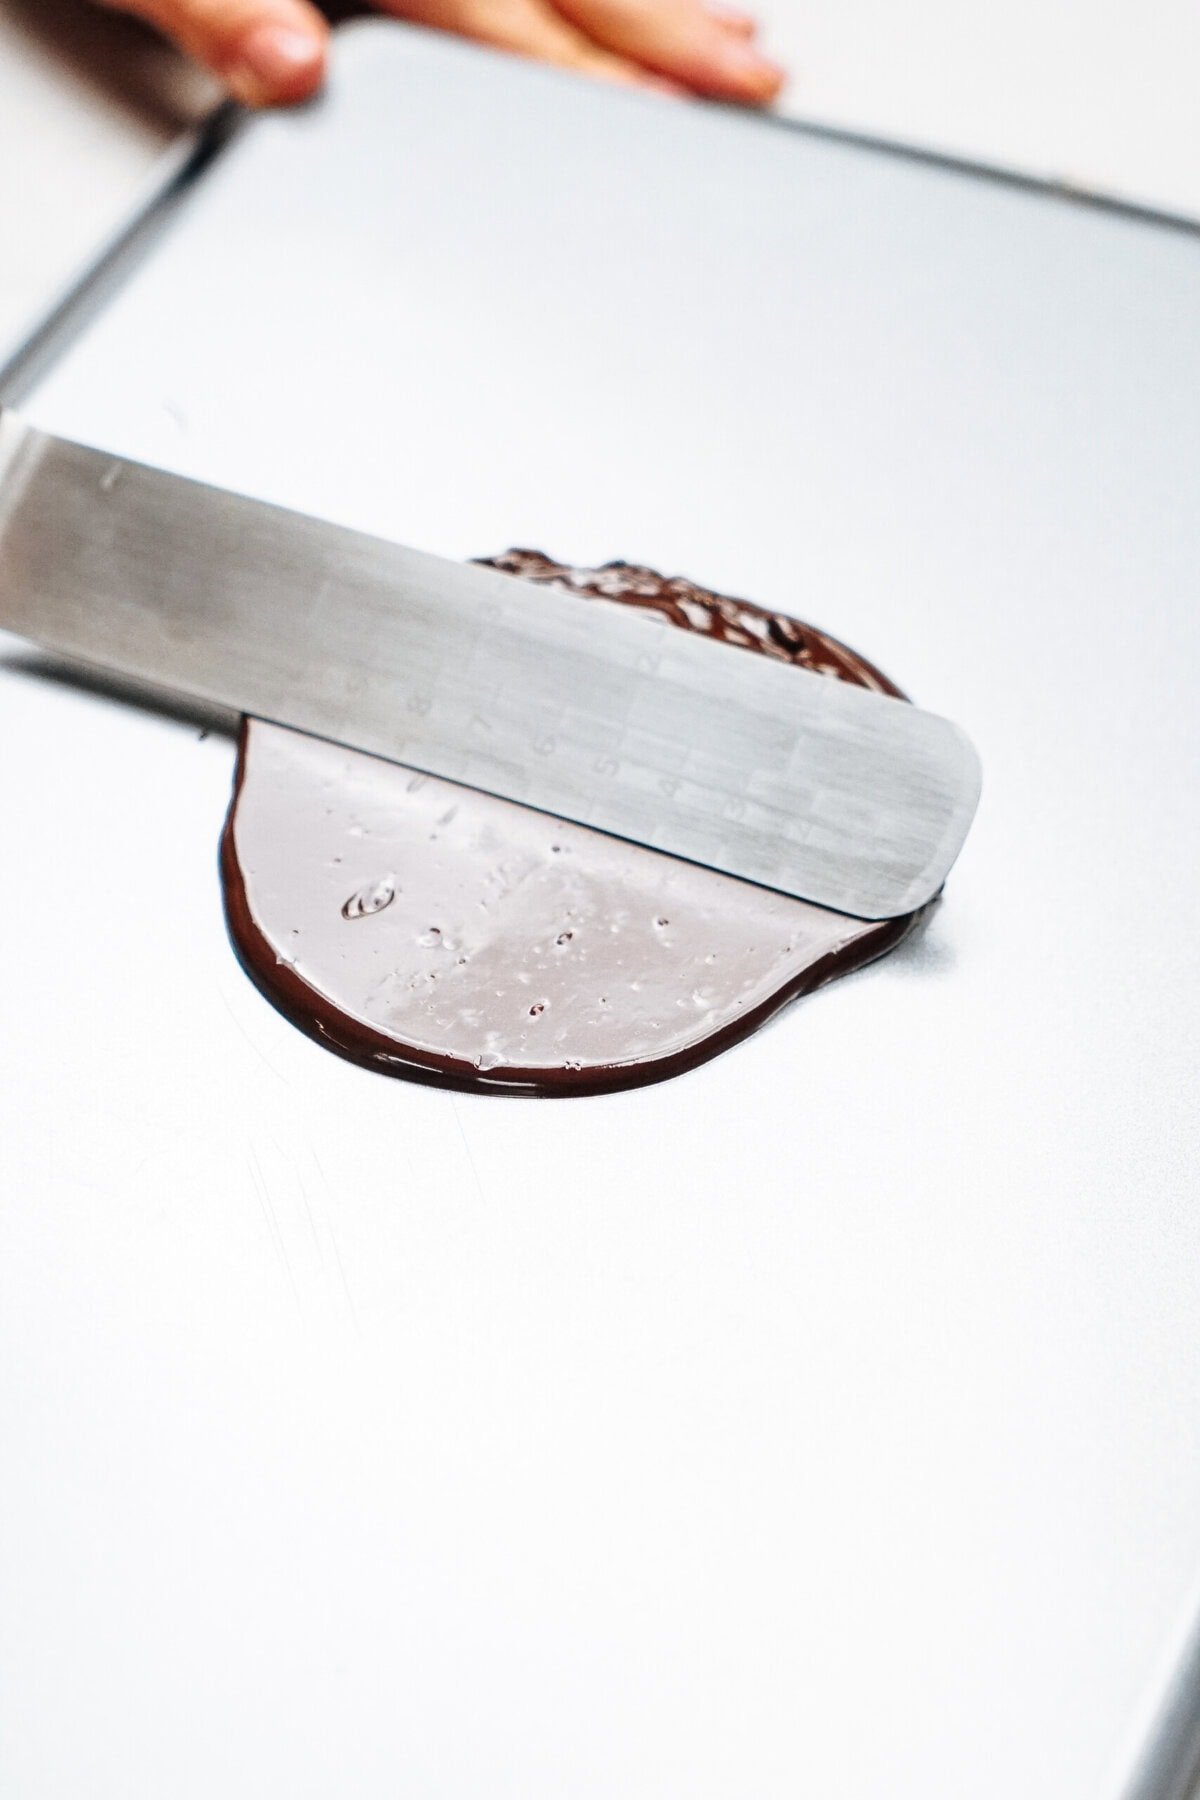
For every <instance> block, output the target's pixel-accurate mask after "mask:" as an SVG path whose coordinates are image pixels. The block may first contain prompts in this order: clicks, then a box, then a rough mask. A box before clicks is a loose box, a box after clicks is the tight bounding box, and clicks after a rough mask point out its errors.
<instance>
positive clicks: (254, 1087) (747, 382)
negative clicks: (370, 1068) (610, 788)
mask: <svg viewBox="0 0 1200 1800" xmlns="http://www.w3.org/2000/svg"><path fill="white" fill-rule="evenodd" d="M223 134H224V135H223V136H222V140H221V142H220V144H219V145H214V146H210V147H208V148H206V149H205V150H204V153H203V154H202V156H201V158H200V160H199V161H194V162H192V163H188V164H186V165H185V166H184V167H183V170H182V173H178V172H177V175H176V178H175V180H174V185H173V186H172V188H171V191H170V194H169V195H168V196H166V198H165V199H164V202H163V204H162V205H161V206H159V207H157V208H154V209H152V216H151V218H150V220H149V223H148V224H147V223H146V222H145V221H143V223H142V226H141V227H140V228H139V229H137V230H134V231H133V232H132V233H131V237H130V241H129V242H128V243H127V244H126V245H125V246H124V247H123V249H122V252H121V254H120V256H118V257H117V258H116V260H115V262H114V264H113V266H111V267H110V268H109V269H108V270H107V271H106V273H105V275H104V279H103V281H102V282H101V283H100V284H99V285H98V286H96V285H94V286H91V287H89V288H88V289H87V291H86V292H84V293H82V294H81V295H80V296H78V297H77V299H76V302H75V303H73V304H71V305H69V306H67V307H66V308H65V309H64V310H63V311H62V313H61V314H60V315H59V317H58V318H57V319H56V321H55V322H54V324H53V329H51V330H48V331H47V333H46V334H44V336H43V338H42V339H41V341H40V342H39V344H38V345H36V346H34V353H31V354H30V356H28V357H27V358H26V359H25V360H24V362H23V363H22V364H21V365H20V366H19V367H17V368H15V369H14V371H13V373H12V376H11V379H10V393H12V394H16V392H17V391H18V390H23V394H24V405H25V409H26V411H27V412H28V413H29V415H30V416H31V417H32V418H33V419H34V420H35V421H36V422H38V423H41V424H44V425H45V426H47V427H48V428H51V429H54V430H58V431H61V432H64V433H66V434H69V435H74V436H78V437H82V438H87V439H89V440H90V441H92V442H95V443H98V444H101V445H102V446H103V447H104V448H107V449H110V450H112V451H114V452H116V453H118V454H122V455H126V456H131V457H137V458H141V459H143V460H147V461H153V462H158V463H161V464H163V465H164V466H167V467H170V468H174V469H176V470H178V471H179V472H180V473H183V474H186V475H191V476H194V477H197V478H199V479H202V480H209V481H217V482H220V483H223V484H226V485H230V486H235V487H239V488H242V489H244V490H245V491H247V492H250V493H253V494H257V495H259V496H261V497H262V498H265V499H269V500H274V501H277V502H279V503H281V504H284V505H287V506H292V507H300V508H303V509H306V510H311V511H314V512H318V513H321V514H323V515H325V516H327V517H332V518H336V519H338V520H339V521H340V522H342V523H344V524H346V525H349V526H352V527H356V528H358V529H360V530H366V531H373V532H378V533H382V534H385V535H391V536H396V537H398V538H401V539H402V540H404V541H408V542H411V543H413V544H416V545H418V546H420V547H423V548H426V549H429V550H432V551H436V552H438V553H440V554H444V555H452V556H472V555H479V554H485V553H488V552H492V551H497V550H500V549H503V548H505V547H506V546H508V545H512V544H531V545H535V546H537V547H539V548H542V549H544V550H546V551H548V552H550V553H552V554H554V555H557V556H565V557H569V558H572V559H577V560H580V561H585V560H604V559H607V558H609V557H613V556H625V557H630V558H635V559H639V560H646V561H648V562H651V563H655V564H657V565H658V566H660V567H663V568H665V569H668V570H671V571H676V570H678V571H682V572H686V573H689V574H692V575H694V576H696V577H697V578H699V579H701V580H703V581H705V582H709V583H712V584H713V585H715V586H718V587H724V588H727V589H729V590H730V591H734V592H741V593H745V594H747V595H749V596H751V597H753V598H754V599H756V600H759V601H762V602H764V603H766V604H768V605H771V606H781V607H784V608H788V609H791V610H794V611H796V612H798V613H800V614H801V615H802V616H806V617H809V618H811V619H812V620H814V622H816V623H818V624H820V625H823V626H825V627H827V628H828V629H830V630H832V631H834V632H836V633H837V634H838V635H840V636H842V637H844V638H845V639H847V640H848V641H849V642H850V643H852V644H854V645H856V646H858V647H859V648H861V649H862V650H863V651H864V652H865V653H866V654H868V655H870V656H871V657H872V658H873V659H875V660H877V661H878V662H879V663H880V664H881V665H882V666H883V667H884V668H885V669H887V670H888V672H889V673H891V674H892V675H893V676H894V677H895V678H896V679H897V680H899V681H900V682H902V683H903V684H904V685H905V686H906V687H907V688H908V689H909V690H910V691H911V692H912V693H913V694H914V696H915V697H916V698H918V699H919V700H920V701H921V702H922V703H923V704H925V705H927V706H929V707H931V708H933V709H935V710H938V711H943V712H946V713H949V714H951V715H953V716H955V717H957V718H960V719H961V720H963V722H964V723H965V724H966V725H967V726H968V728H969V729H970V730H971V731H972V734H973V735H974V736H975V738H976V739H977V741H978V743H979V745H980V748H981V751H982V754H983V757H984V761H985V764H986V766H987V768H988V774H989V786H988V792H987V796H986V798H985V802H984V806H983V808H982V810H981V813H980V816H979V819H978V822H977V825H976V828H975V830H974V832H973V834H972V838H971V841H970V843H969V844H968V846H967V849H966V851H965V853H964V856H963V858H962V860H961V863H960V865H959V867H958V868H957V869H956V870H955V873H954V876H953V879H952V882H951V884H950V887H949V889H948V892H947V898H946V901H945V904H944V906H943V908H942V909H941V910H940V912H939V914H938V915H937V917H936V918H935V919H934V921H933V923H932V925H931V926H930V928H929V929H928V930H927V931H926V932H925V934H924V935H923V936H922V937H921V938H920V939H918V940H916V941H915V942H913V943H912V944H910V945H909V946H907V947H905V948H903V949H902V950H901V951H899V952H897V953H896V954H895V955H894V956H893V957H891V958H890V959H889V960H888V961H886V962H885V963H883V964H881V965H879V966H877V967H876V968H875V969H873V970H870V971H867V972H865V973H864V974H863V975H861V976H859V977H856V978H854V979H852V980H849V981H846V982H844V983H842V984H840V985H839V986H838V987H837V988H836V989H833V990H830V991H829V992H827V993H825V994H824V995H819V996H816V997H814V998H813V999H812V1000H811V1001H808V1002H805V1003H803V1004H802V1005H801V1006H799V1007H798V1008H795V1009H793V1011H792V1012H791V1013H789V1014H787V1015H785V1016H784V1017H783V1018H782V1019H781V1020H780V1021H778V1022H777V1023H776V1024H775V1025H774V1026H772V1027H771V1028H770V1029H768V1030H766V1031H764V1032H762V1033H760V1034H759V1035H758V1036H757V1037H756V1038H754V1039H752V1040H750V1041H748V1042H747V1043H745V1044H744V1045H742V1046H740V1047H739V1048H737V1049H736V1050H735V1051H733V1052H731V1053H729V1054H727V1055H725V1056H723V1057H721V1058H719V1059H718V1060H717V1061H715V1062H713V1063H710V1064H708V1065H707V1066H705V1067H704V1068H702V1069H700V1070H697V1071H695V1072H694V1073H693V1074H691V1075H689V1076H687V1077H685V1078H683V1079H680V1080H678V1081H675V1082H671V1083H668V1084H666V1085H664V1086H662V1087H659V1088H653V1089H647V1090H643V1091H640V1092H637V1093H632V1094H628V1095H623V1096H613V1097H610V1098H608V1099H604V1100H592V1101H579V1102H575V1103H563V1104H560V1105H556V1106H552V1107H551V1106H541V1107H539V1106H538V1105H536V1103H528V1104H523V1103H505V1102H500V1103H497V1102H495V1101H489V1100H486V1099H472V1098H468V1097H464V1096H457V1097H455V1096H451V1095H448V1094H445V1093H439V1092H436V1091H432V1090H425V1089H417V1088H412V1087H407V1086H404V1085H402V1084H399V1083H392V1082H387V1081H385V1080H382V1079H378V1078H373V1077H370V1076H367V1075H365V1074H364V1073H362V1072H361V1071H359V1070H356V1069H353V1068H350V1067H348V1066H346V1065H344V1064H341V1063H339V1062H337V1061H336V1060H335V1059H333V1058H332V1057H329V1056H325V1055H323V1054H322V1053H321V1052H320V1051H319V1050H317V1049H316V1048H315V1047H314V1046H312V1045H311V1044H309V1043H307V1042H306V1041H304V1040H302V1039H301V1038H300V1037H299V1036H298V1035H297V1034H295V1033H294V1032H293V1031H292V1030H291V1029H290V1028H289V1027H288V1026H286V1025H285V1024H284V1023H283V1021H282V1020H280V1019H279V1018H278V1017H277V1016H276V1015H275V1014H274V1013H273V1012H272V1011H271V1010H270V1009H269V1008H268V1007H267V1006H266V1005H265V1003H264V1002H262V1001H261V999H260V998H259V996H258V995H257V994H256V993H255V992H254V991H253V990H252V989H251V988H250V985H249V984H248V983H247V982H246V981H245V980H244V979H243V978H242V976H241V975H240V973H239V971H238V969H237V967H236V965H235V963H234V960H233V957H232V954H231V952H230V951H229V948H228V946H227V944H226V942H225V939H224V935H223V929H222V924H221V918H220V907H219V897H218V892H217V884H216V877H215V870H214V851H215V843H216V836H217V832H218V829H219V826H220V820H221V815H222V811H223V807H224V804H225V800H226V797H227V793H228V785H229V778H230V774H231V770H232V758H233V750H232V743H231V740H230V738H229V736H228V735H227V733H226V732H224V730H223V729H222V726H223V721H221V720H220V719H219V718H215V719H200V718H194V717H191V716H189V715H187V714H186V713H184V714H180V715H179V716H167V715H165V714H163V713H160V712H156V711H153V710H146V709H138V708H134V707H132V706H130V705H128V704H124V703H122V702H120V701H118V700H117V699H114V698H113V697H112V696H111V695H109V694H108V693H107V692H105V691H97V690H89V689H88V688H86V687H83V686H81V685H79V684H76V683H73V682H71V681H68V680H64V679H54V678H52V677H51V675H50V674H49V673H48V672H47V671H45V670H44V669H42V668H40V667H34V668H31V666H30V663H29V661H28V659H27V657H26V656H25V654H24V653H23V652H22V650H21V649H20V647H19V646H18V645H17V644H16V643H15V642H14V641H12V640H9V641H8V642H7V643H6V644H5V645H4V648H3V661H2V662H0V687H2V690H3V706H2V708H0V732H2V733H3V744H2V747H0V770H2V772H0V791H2V812H0V816H2V817H3V819H4V827H5V841H6V848H5V861H6V875H5V881H4V883H3V884H2V885H0V945H2V946H3V952H2V961H3V967H4V972H5V984H6V1016H7V1018H8V1020H9V1025H8V1027H7V1029H6V1031H5V1032H4V1034H3V1036H2V1039H0V1091H2V1092H3V1093H4V1095H5V1099H6V1120H5V1127H4V1131H5V1136H4V1147H5V1163H6V1176H7V1178H6V1181H5V1184H4V1185H5V1192H4V1197H3V1206H2V1208H0V1234H2V1235H0V1300H2V1302H3V1303H2V1305H0V1431H2V1433H3V1437H2V1441H3V1442H4V1445H5V1477H4V1480H3V1482H2V1483H0V1509H2V1511H0V1659H2V1663H3V1667H4V1670H5V1680H4V1686H5V1695H6V1697H5V1700H4V1711H5V1720H4V1732H3V1735H2V1738H0V1785H2V1786H3V1788H4V1791H5V1793H6V1794H11V1795H13V1796H14V1800H26V1797H28V1796H33V1795H35V1794H37V1795H41V1794H44V1793H48V1792H64V1793H65V1792H86V1793H88V1794H89V1795H93V1796H97V1795H108V1794H112V1795H117V1794H120V1795H122V1796H125V1795H128V1794H129V1793H133V1792H169V1793H171V1794H172V1795H173V1796H180V1797H185V1796H189V1795H193V1794H194V1795H197V1796H200V1795H204V1796H209V1795H211V1794H213V1793H222V1794H229V1795H238V1794H246V1795H249V1794H254V1795H255V1796H261V1795H264V1794H280V1795H282V1794H287V1795H289V1796H295V1795H300V1794H305V1795H309V1794H311V1795H314V1796H315V1795H333V1794H339V1795H341V1794H347V1793H353V1794H355V1795H356V1796H363V1797H364V1800H371V1797H374V1796H381V1797H382V1796H384V1795H387V1796H391V1795H394V1794H395V1793H397V1792H403V1793H405V1794H409V1795H420V1796H429V1797H432V1796H439V1797H448V1796H454V1797H455V1800H459V1797H465V1796H472V1797H474V1796H478V1795H481V1794H487V1795H488V1796H489V1797H491V1800H499V1797H501V1796H504V1795H510V1794H511V1795H514V1796H515V1795H520V1796H521V1797H522V1800H538V1797H542V1796H544V1797H545V1800H551V1797H553V1800H561V1797H562V1796H563V1795H565V1794H569V1795H571V1796H572V1797H573V1800H584V1797H585V1796H591V1795H595V1796H597V1797H598V1800H599V1797H600V1796H603V1797H604V1800H611V1796H612V1795H613V1794H616V1793H620V1794H623V1795H630V1796H647V1797H650V1796H653V1797H654V1800H662V1797H664V1796H684V1795H686V1796H688V1800H734V1797H735V1796H736V1800H744V1796H746V1795H748V1794H764V1795H765V1794H782V1793H813V1794H821V1795H823V1796H828V1797H830V1800H835V1797H837V1796H845V1797H847V1800H850V1797H851V1796H852V1797H853V1800H910V1797H911V1800H917V1797H918V1796H919V1800H962V1797H963V1796H964V1795H970V1796H971V1797H972V1800H1011V1796H1013V1795H1015V1794H1019V1795H1021V1796H1028V1797H1031V1800H1032V1797H1040V1796H1043V1795H1044V1796H1047V1797H1050V1796H1053V1800H1094V1797H1095V1796H1109V1795H1113V1796H1115V1795H1117V1794H1119V1793H1122V1792H1128V1793H1133V1792H1135V1791H1136V1793H1137V1795H1138V1800H1166V1797H1167V1796H1168V1795H1169V1796H1170V1797H1171V1800H1177V1796H1178V1795H1179V1794H1181V1793H1182V1791H1183V1790H1182V1787H1181V1785H1180V1784H1181V1782H1182V1779H1183V1777H1182V1775H1181V1773H1180V1771H1181V1770H1182V1769H1183V1767H1184V1765H1185V1763H1186V1762H1187V1760H1188V1758H1189V1756H1190V1754H1191V1752H1190V1748H1189V1746H1190V1745H1191V1744H1192V1743H1193V1742H1194V1729H1195V1707H1194V1705H1193V1703H1192V1699H1191V1693H1192V1685H1191V1684H1192V1677H1191V1676H1190V1675H1188V1673H1187V1671H1188V1667H1189V1665H1188V1662H1187V1655H1188V1652H1187V1631H1188V1626H1189V1620H1190V1619H1191V1618H1192V1617H1194V1616H1195V1614H1196V1610H1197V1606H1196V1600H1197V1577H1198V1576H1200V1430H1198V1428H1197V1427H1198V1424H1200V1254H1198V1252H1200V1216H1198V1215H1200V1209H1198V1197H1197V1192H1196V1177H1195V1170H1196V1150H1197V1136H1198V1129H1197V1123H1196V1107H1195V1102H1194V1094H1195V1019H1196V1017H1197V1002H1198V999H1200V994H1198V989H1200V960H1198V950H1197V936H1196V933H1195V931H1194V927H1193V925H1192V918H1193V914H1194V904H1195V900H1194V896H1195V889H1196V878H1197V873H1198V870H1197V856H1196V849H1195V820H1194V813H1195V792H1196V788H1195V783H1196V776H1197V764H1198V761H1200V727H1198V725H1197V708H1196V705H1195V695H1196V692H1197V683H1198V681H1200V624H1198V621H1197V617H1196V612H1195V606H1194V597H1195V582H1196V570H1197V565H1198V553H1200V513H1198V509H1197V508H1196V506H1195V484H1196V470H1197V466H1198V457H1200V404H1198V402H1200V338H1198V336H1197V333H1196V331H1195V318H1196V311H1197V302H1198V300H1200V238H1198V237H1197V234H1196V233H1195V232H1194V231H1190V230H1188V229H1186V228H1183V227H1178V228H1176V227H1172V226H1170V225H1169V224H1166V223H1163V222H1157V223H1156V222H1151V221H1147V220H1143V219H1139V218H1137V217H1134V216H1129V215H1125V214H1122V213H1120V212H1118V211H1113V210H1106V209H1102V208H1098V207H1094V206H1086V205H1083V204H1079V203H1073V202H1070V201H1067V200H1065V199H1062V198H1060V197H1056V196H1053V195H1050V194H1046V193H1043V192H1040V191H1038V190H1036V189H1034V188H1030V187H1028V186H1026V185H1023V184H1021V183H1014V182H1006V181H1003V180H994V179H989V178H987V177H985V176H982V175H979V174H972V173H970V172H966V171H960V170H955V169H953V168H950V167H946V166H941V165H938V164H936V163H933V162H929V161H924V160H922V159H920V158H914V157H911V156H902V155H892V154H888V153H886V152H885V151H883V150H881V149H879V148H878V147H871V146H866V145H860V144H854V143H852V142H848V141H841V140H838V139H836V138H833V137H829V136H827V135H823V134H819V133H806V132H804V131H802V130H796V129H793V128H788V127H785V126H782V125H776V124H772V123H770V122H767V121H762V120H757V119H750V118H744V117H742V116H739V115H737V114H734V113H729V112H723V111H721V110H719V109H712V108H700V107H683V106H678V105H673V104H670V103H668V102H666V101H663V100H659V99H657V98H654V97H643V96H640V95H637V94H632V93H630V94H625V93H620V92H608V91H605V90H602V89H600V88H593V87H589V86H586V85H582V84H580V83H578V82H576V81H574V80H573V79H571V78H569V77H566V76H562V75H559V74H557V73H555V72H553V71H549V70H544V69H539V68H535V67H532V66H528V65H525V64H523V63H519V62H516V61H513V60H511V59H507V58H502V57H495V56H491V55H488V54H485V53H483V52H480V51H477V50H474V49H471V48H469V47H467V46H464V45H461V44H457V43H453V42H451V41H448V40H444V39H441V38H436V37H432V36H426V35H423V34H421V33H418V32H413V31H408V30H406V29H404V28H402V27H399V26H392V25H387V24H382V23H371V24H359V25H355V26H353V27H350V28H349V29H347V30H344V31H343V32H341V33H339V44H338V49H337V54H336V58H335V70H334V78H333V82H332V85H331V90H330V93H329V95H328V97H327V98H326V99H325V100H324V101H323V102H322V103H321V104H319V105H317V106H314V107H312V108H310V109H307V110H306V111H304V112H301V113H298V114H295V115H289V116H287V117H278V118H269V119H261V120H256V121H254V122H253V123H249V124H246V123H243V124H240V125H239V124H236V123H232V122H227V123H226V125H225V126H224V127H223ZM210 151H211V153H210ZM1193 1661H1194V1657H1193ZM1163 1707H1165V1708H1166V1711H1165V1712H1162V1711H1161V1710H1160V1709H1162V1708H1163ZM1134 1770H1136V1771H1137V1773H1136V1774H1133V1773H1131V1771H1134Z"/></svg>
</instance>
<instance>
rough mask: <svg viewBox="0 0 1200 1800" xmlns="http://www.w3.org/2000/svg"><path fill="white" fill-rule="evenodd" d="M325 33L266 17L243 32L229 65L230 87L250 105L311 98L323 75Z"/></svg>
mask: <svg viewBox="0 0 1200 1800" xmlns="http://www.w3.org/2000/svg"><path fill="white" fill-rule="evenodd" d="M326 38H327V33H326V31H325V30H323V29H321V27H319V26H316V27H314V28H312V29H307V28H301V27H297V26H295V25H289V24H284V23H282V22H281V21H280V20H278V19H272V20H266V21H264V22H263V23H262V24H260V25H255V26H253V27H252V28H251V30H249V31H248V32H246V33H245V35H244V36H243V37H242V38H241V40H240V41H239V43H238V46H237V49H236V51H235V53H234V56H233V58H232V60H231V61H230V63H229V64H228V66H227V68H226V69H225V80H226V82H227V84H228V86H229V89H230V91H231V92H232V93H233V94H234V95H235V96H236V98H237V99H239V100H241V101H243V102H244V103H245V105H247V106H290V105H293V104H294V103H295V102H297V101H300V100H307V99H308V98H309V97H310V95H312V94H314V93H315V92H316V90H317V89H318V88H319V87H320V85H321V82H322V80H323V78H324V74H325V55H326Z"/></svg>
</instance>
